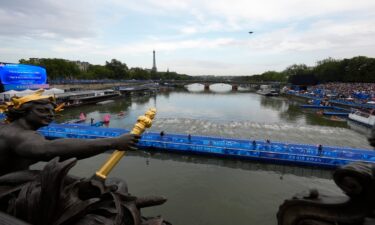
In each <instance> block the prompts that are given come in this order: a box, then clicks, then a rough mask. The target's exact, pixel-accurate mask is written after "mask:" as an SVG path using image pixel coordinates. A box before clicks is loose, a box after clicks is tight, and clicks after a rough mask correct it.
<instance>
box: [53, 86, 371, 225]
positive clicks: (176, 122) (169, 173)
mask: <svg viewBox="0 0 375 225" xmlns="http://www.w3.org/2000/svg"><path fill="white" fill-rule="evenodd" d="M210 88H211V90H213V91H209V92H205V91H203V87H202V86H201V85H192V86H189V91H177V90H174V91H166V92H160V93H157V94H155V95H142V96H128V97H122V98H121V99H118V100H115V102H113V103H109V104H105V105H101V106H99V105H92V106H82V107H79V108H72V109H66V110H65V111H63V113H62V115H63V117H61V118H59V119H58V121H59V122H62V121H66V120H71V119H77V118H78V116H79V114H80V112H84V113H86V114H87V118H88V121H89V119H90V118H93V119H94V120H95V121H100V120H102V118H103V116H104V115H106V114H110V115H111V122H110V124H109V126H110V127H117V128H126V129H131V128H132V126H133V124H134V123H135V121H136V119H137V117H138V116H140V115H143V114H144V112H145V111H147V109H148V108H150V107H155V108H156V109H157V116H156V118H155V120H154V124H153V126H152V128H151V130H152V131H158V132H159V131H162V130H163V131H164V132H165V133H168V132H170V133H183V134H191V135H212V136H223V137H233V138H249V139H251V140H253V139H259V140H260V139H261V140H265V139H270V140H271V141H272V140H275V141H276V140H277V141H284V142H290V143H309V144H322V145H336V146H350V147H359V148H367V149H371V146H369V145H368V143H367V137H366V132H367V130H363V129H360V128H358V127H353V126H352V125H351V124H348V123H347V122H337V121H330V120H328V119H327V118H323V117H320V116H318V115H317V114H315V113H314V112H313V111H310V110H302V109H300V107H299V106H298V105H299V104H301V102H298V101H295V100H292V99H288V98H285V97H265V96H261V95H257V94H255V93H252V92H248V91H246V90H240V91H238V92H231V91H230V86H226V85H223V84H217V85H212V86H211V87H210ZM120 112H124V113H125V115H124V116H119V115H118V114H119V113H120ZM107 157H108V155H107V154H102V155H98V156H96V157H92V158H90V159H86V160H81V161H79V163H78V164H77V166H75V167H74V168H73V169H72V173H73V174H75V175H78V176H84V177H89V176H91V175H92V174H93V173H94V172H95V170H97V169H98V168H99V167H100V166H101V165H102V163H103V162H104V161H105V160H106V159H107ZM110 176H114V177H120V178H122V179H125V180H126V181H127V183H128V186H129V192H130V193H131V194H133V195H136V196H145V195H163V196H165V197H167V198H168V201H167V202H166V203H165V204H164V205H162V206H157V207H152V208H150V209H145V210H143V213H144V214H146V215H150V216H151V215H162V216H163V218H166V219H167V220H169V221H170V222H172V223H173V224H175V225H179V224H181V225H185V224H189V225H190V224H196V225H205V224H215V225H228V224H236V225H242V224H243V225H245V224H246V225H247V224H257V225H271V224H277V222H276V213H277V210H278V207H279V205H280V204H281V203H282V202H283V201H284V200H286V199H288V198H291V197H292V196H293V195H294V194H296V193H300V192H303V191H306V190H308V189H311V188H316V189H318V190H320V191H321V192H323V193H325V194H330V195H336V194H341V191H340V190H339V189H338V188H337V187H336V185H335V184H334V182H333V181H332V179H331V176H332V171H329V170H320V169H314V168H304V167H295V166H284V165H274V164H262V163H257V162H251V161H240V160H229V159H218V158H210V157H201V156H189V155H178V154H171V153H146V152H131V153H129V154H128V155H127V157H125V158H123V159H122V161H121V162H120V163H119V164H118V165H117V167H116V168H115V169H114V170H113V172H112V173H111V174H110Z"/></svg>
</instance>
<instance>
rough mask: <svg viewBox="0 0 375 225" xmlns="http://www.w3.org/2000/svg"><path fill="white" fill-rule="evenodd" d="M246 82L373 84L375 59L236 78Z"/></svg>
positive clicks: (327, 62)
mask: <svg viewBox="0 0 375 225" xmlns="http://www.w3.org/2000/svg"><path fill="white" fill-rule="evenodd" d="M237 79H242V80H247V81H278V82H289V83H294V84H302V85H303V84H317V83H326V82H359V83H373V82H375V58H369V57H366V56H357V57H353V58H350V59H342V60H338V59H333V58H328V59H324V60H321V61H318V62H317V63H316V65H315V66H313V67H308V66H307V65H305V64H294V65H291V66H289V67H287V68H286V69H285V70H283V71H281V72H276V71H267V72H264V73H262V74H259V75H253V76H244V77H238V78H237Z"/></svg>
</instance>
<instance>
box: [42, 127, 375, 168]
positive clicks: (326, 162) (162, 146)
mask: <svg viewBox="0 0 375 225" xmlns="http://www.w3.org/2000/svg"><path fill="white" fill-rule="evenodd" d="M39 132H40V133H41V134H42V135H44V136H45V137H46V138H48V139H56V138H82V139H94V138H104V137H117V136H119V135H121V134H124V133H128V132H129V131H128V130H125V129H118V128H99V127H93V126H89V125H86V124H50V125H49V126H47V127H43V128H41V129H40V130H39ZM138 146H139V147H140V148H143V149H147V150H150V151H152V150H157V151H161V152H178V153H182V154H200V155H212V156H218V157H224V158H240V159H247V160H258V161H268V162H273V163H284V164H298V165H305V166H316V167H326V168H335V167H338V166H341V165H345V164H348V163H351V162H356V161H364V162H369V163H375V151H372V150H366V149H355V148H345V147H333V146H323V149H322V151H321V152H319V151H318V147H317V146H314V145H307V144H290V143H281V142H272V143H267V142H264V141H257V140H256V141H255V143H254V142H253V140H245V139H230V138H221V137H209V136H196V135H191V136H189V135H186V134H168V133H166V134H165V135H163V136H161V135H160V133H155V132H145V133H144V134H143V135H142V139H141V140H140V142H139V144H138Z"/></svg>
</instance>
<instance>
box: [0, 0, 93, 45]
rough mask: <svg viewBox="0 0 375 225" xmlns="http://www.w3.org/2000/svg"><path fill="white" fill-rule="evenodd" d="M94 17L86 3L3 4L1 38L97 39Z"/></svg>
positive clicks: (15, 0)
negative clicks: (90, 37) (92, 37)
mask: <svg viewBox="0 0 375 225" xmlns="http://www.w3.org/2000/svg"><path fill="white" fill-rule="evenodd" d="M86 4H89V3H86ZM91 15H92V14H91V13H90V8H89V7H88V5H85V3H84V2H82V1H54V0H32V1H29V0H12V1H6V0H0V27H1V29H0V36H16V37H17V36H22V37H31V38H47V39H51V38H57V37H58V38H79V37H88V36H92V35H94V33H93V31H92V27H93V21H92V18H91V17H92V16H91Z"/></svg>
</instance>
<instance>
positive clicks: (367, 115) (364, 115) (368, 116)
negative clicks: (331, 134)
mask: <svg viewBox="0 0 375 225" xmlns="http://www.w3.org/2000/svg"><path fill="white" fill-rule="evenodd" d="M348 118H349V119H350V120H352V121H355V122H357V123H360V124H362V125H365V126H368V127H372V126H374V125H375V114H374V111H373V110H371V111H369V112H365V111H363V110H356V111H355V112H352V113H349V116H348Z"/></svg>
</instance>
